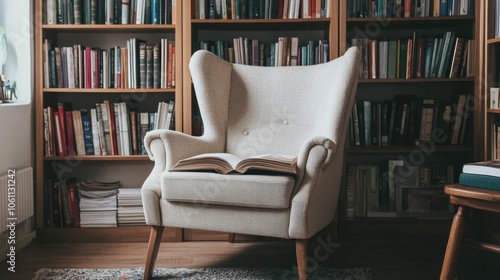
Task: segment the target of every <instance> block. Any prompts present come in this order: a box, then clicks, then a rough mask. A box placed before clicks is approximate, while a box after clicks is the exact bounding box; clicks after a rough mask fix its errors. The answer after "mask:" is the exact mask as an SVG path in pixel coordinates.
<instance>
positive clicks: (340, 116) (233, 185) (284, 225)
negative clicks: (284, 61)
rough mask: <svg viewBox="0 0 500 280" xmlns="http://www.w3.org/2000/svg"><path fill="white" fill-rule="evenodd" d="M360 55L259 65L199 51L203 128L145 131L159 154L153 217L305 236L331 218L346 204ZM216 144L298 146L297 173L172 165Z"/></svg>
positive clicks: (196, 74)
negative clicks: (344, 184)
mask: <svg viewBox="0 0 500 280" xmlns="http://www.w3.org/2000/svg"><path fill="white" fill-rule="evenodd" d="M359 59H360V52H359V50H358V49H357V48H350V49H348V50H347V52H346V53H345V54H344V55H343V56H341V57H339V58H337V59H334V60H332V61H330V62H327V63H323V64H317V65H312V66H300V67H258V66H248V65H237V64H231V63H228V62H226V61H224V60H222V59H220V58H219V57H217V56H216V55H213V54H211V53H209V52H207V51H198V52H196V53H195V54H193V56H192V57H191V61H190V70H191V74H192V79H193V84H194V87H195V92H196V97H197V100H198V104H199V107H200V112H201V115H202V118H203V124H204V134H203V136H200V137H195V136H189V135H185V134H183V133H180V132H176V131H169V130H154V131H151V132H149V133H147V135H146V137H145V139H144V142H145V145H146V149H147V151H148V155H149V157H150V158H151V160H154V161H155V166H154V168H153V171H152V172H151V174H150V175H149V177H148V178H147V179H146V181H145V182H144V185H143V187H142V197H143V204H144V211H145V215H146V222H147V224H148V225H155V226H171V227H183V228H196V229H206V230H216V231H225V232H233V233H246V234H254V235H263V236H273V237H283V238H300V239H305V238H309V237H311V236H312V235H314V234H315V233H317V232H318V231H319V230H321V229H322V228H324V227H325V226H327V225H328V224H329V223H330V222H331V220H332V219H333V217H334V215H335V211H336V209H337V205H338V196H339V189H340V182H341V177H342V170H343V166H344V146H345V141H346V134H347V127H348V119H349V116H350V113H351V109H352V106H353V103H354V96H355V92H356V86H357V74H358V67H359ZM210 152H229V153H233V154H235V155H237V156H239V157H247V156H252V155H257V154H263V153H280V154H288V155H296V156H297V157H298V161H297V175H296V176H295V177H290V176H285V175H276V176H274V175H259V176H254V175H219V174H214V173H208V172H207V173H201V172H169V169H170V168H171V167H172V166H173V165H174V164H175V163H176V162H177V161H178V160H180V159H183V158H186V157H190V156H193V155H197V154H200V153H210ZM253 179H255V180H253Z"/></svg>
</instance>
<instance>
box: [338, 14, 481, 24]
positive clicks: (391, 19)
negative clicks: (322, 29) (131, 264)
mask: <svg viewBox="0 0 500 280" xmlns="http://www.w3.org/2000/svg"><path fill="white" fill-rule="evenodd" d="M474 18H475V16H473V15H470V16H469V15H467V16H466V15H463V16H439V17H385V18H374V17H371V18H347V20H346V22H347V23H354V22H364V23H370V22H374V21H375V22H385V23H387V22H394V23H397V22H411V23H413V22H418V23H420V22H424V23H428V22H429V21H433V22H436V21H437V22H453V21H464V20H474Z"/></svg>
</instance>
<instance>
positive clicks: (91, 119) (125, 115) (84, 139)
mask: <svg viewBox="0 0 500 280" xmlns="http://www.w3.org/2000/svg"><path fill="white" fill-rule="evenodd" d="M43 121H44V129H43V132H44V149H45V156H75V155H77V156H84V155H123V156H127V155H144V154H146V150H145V148H144V143H143V139H144V137H145V135H146V133H147V132H148V131H150V130H153V129H171V130H174V129H175V101H174V100H170V101H169V102H163V101H161V102H159V104H158V110H157V112H151V113H149V112H136V111H131V110H130V109H129V108H128V106H127V105H126V103H125V102H113V101H111V100H103V102H99V103H96V106H95V107H94V108H90V109H78V110H73V108H72V104H71V103H59V104H58V106H57V107H46V108H44V109H43Z"/></svg>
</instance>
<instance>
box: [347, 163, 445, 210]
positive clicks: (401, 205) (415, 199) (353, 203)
mask: <svg viewBox="0 0 500 280" xmlns="http://www.w3.org/2000/svg"><path fill="white" fill-rule="evenodd" d="M453 181H454V166H453V165H443V164H435V165H432V166H411V165H408V164H406V163H405V161H404V160H399V159H398V160H388V161H387V162H385V163H384V164H381V165H348V166H347V181H346V182H347V186H346V191H347V200H346V218H348V219H352V218H356V217H402V216H403V217H404V216H417V217H418V216H425V215H428V214H436V215H439V214H444V215H449V214H450V212H452V211H451V210H452V209H451V208H450V204H449V202H448V197H447V196H445V195H444V193H443V186H444V185H445V184H448V183H452V182H453Z"/></svg>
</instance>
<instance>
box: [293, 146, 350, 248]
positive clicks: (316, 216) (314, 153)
mask: <svg viewBox="0 0 500 280" xmlns="http://www.w3.org/2000/svg"><path fill="white" fill-rule="evenodd" d="M343 158H344V151H343V149H339V145H338V144H336V143H334V142H333V141H332V140H330V139H328V138H326V137H315V138H312V139H310V140H308V141H307V142H305V143H304V144H303V145H302V148H301V150H300V153H299V156H298V161H297V177H296V185H295V190H294V195H293V197H292V204H291V216H290V229H289V234H290V237H291V238H300V239H304V238H310V237H311V236H312V235H314V234H315V233H316V232H318V231H319V230H321V229H323V228H324V227H325V226H326V225H328V224H329V223H330V222H331V220H332V219H333V216H334V214H335V211H336V209H337V204H338V195H339V189H340V183H341V179H342V170H343V166H344V162H343Z"/></svg>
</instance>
